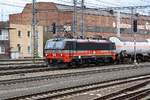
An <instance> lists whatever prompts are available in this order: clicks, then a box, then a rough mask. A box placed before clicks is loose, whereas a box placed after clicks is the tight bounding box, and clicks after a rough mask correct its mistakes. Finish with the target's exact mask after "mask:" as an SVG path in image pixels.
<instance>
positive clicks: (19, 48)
mask: <svg viewBox="0 0 150 100" xmlns="http://www.w3.org/2000/svg"><path fill="white" fill-rule="evenodd" d="M17 48H18V52H21V46H20V44H17Z"/></svg>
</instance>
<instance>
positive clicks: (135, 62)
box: [131, 8, 137, 64]
mask: <svg viewBox="0 0 150 100" xmlns="http://www.w3.org/2000/svg"><path fill="white" fill-rule="evenodd" d="M134 10H135V9H134V8H131V32H132V33H133V34H134V35H133V38H134V64H137V60H136V32H135V31H134V20H135V18H134V16H135V11H134Z"/></svg>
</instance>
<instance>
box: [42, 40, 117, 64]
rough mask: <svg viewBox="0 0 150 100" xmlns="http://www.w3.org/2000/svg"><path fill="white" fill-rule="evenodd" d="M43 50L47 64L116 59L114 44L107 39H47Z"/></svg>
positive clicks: (98, 61) (111, 60)
mask: <svg viewBox="0 0 150 100" xmlns="http://www.w3.org/2000/svg"><path fill="white" fill-rule="evenodd" d="M44 51H45V58H46V61H47V63H48V65H50V64H62V63H63V64H64V63H65V64H84V63H100V62H113V61H115V59H116V47H115V44H114V43H113V42H111V41H109V40H94V39H66V38H57V39H49V40H47V42H46V45H45V50H44Z"/></svg>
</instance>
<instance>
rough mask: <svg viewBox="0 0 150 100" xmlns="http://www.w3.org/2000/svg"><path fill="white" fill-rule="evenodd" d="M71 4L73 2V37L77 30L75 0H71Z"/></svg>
mask: <svg viewBox="0 0 150 100" xmlns="http://www.w3.org/2000/svg"><path fill="white" fill-rule="evenodd" d="M73 4H74V12H73V37H74V36H75V35H77V34H76V32H77V0H73Z"/></svg>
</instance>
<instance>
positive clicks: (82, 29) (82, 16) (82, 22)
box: [80, 0, 84, 37]
mask: <svg viewBox="0 0 150 100" xmlns="http://www.w3.org/2000/svg"><path fill="white" fill-rule="evenodd" d="M81 9H82V12H81V35H80V36H81V37H84V14H83V13H84V0H82V2H81Z"/></svg>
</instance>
